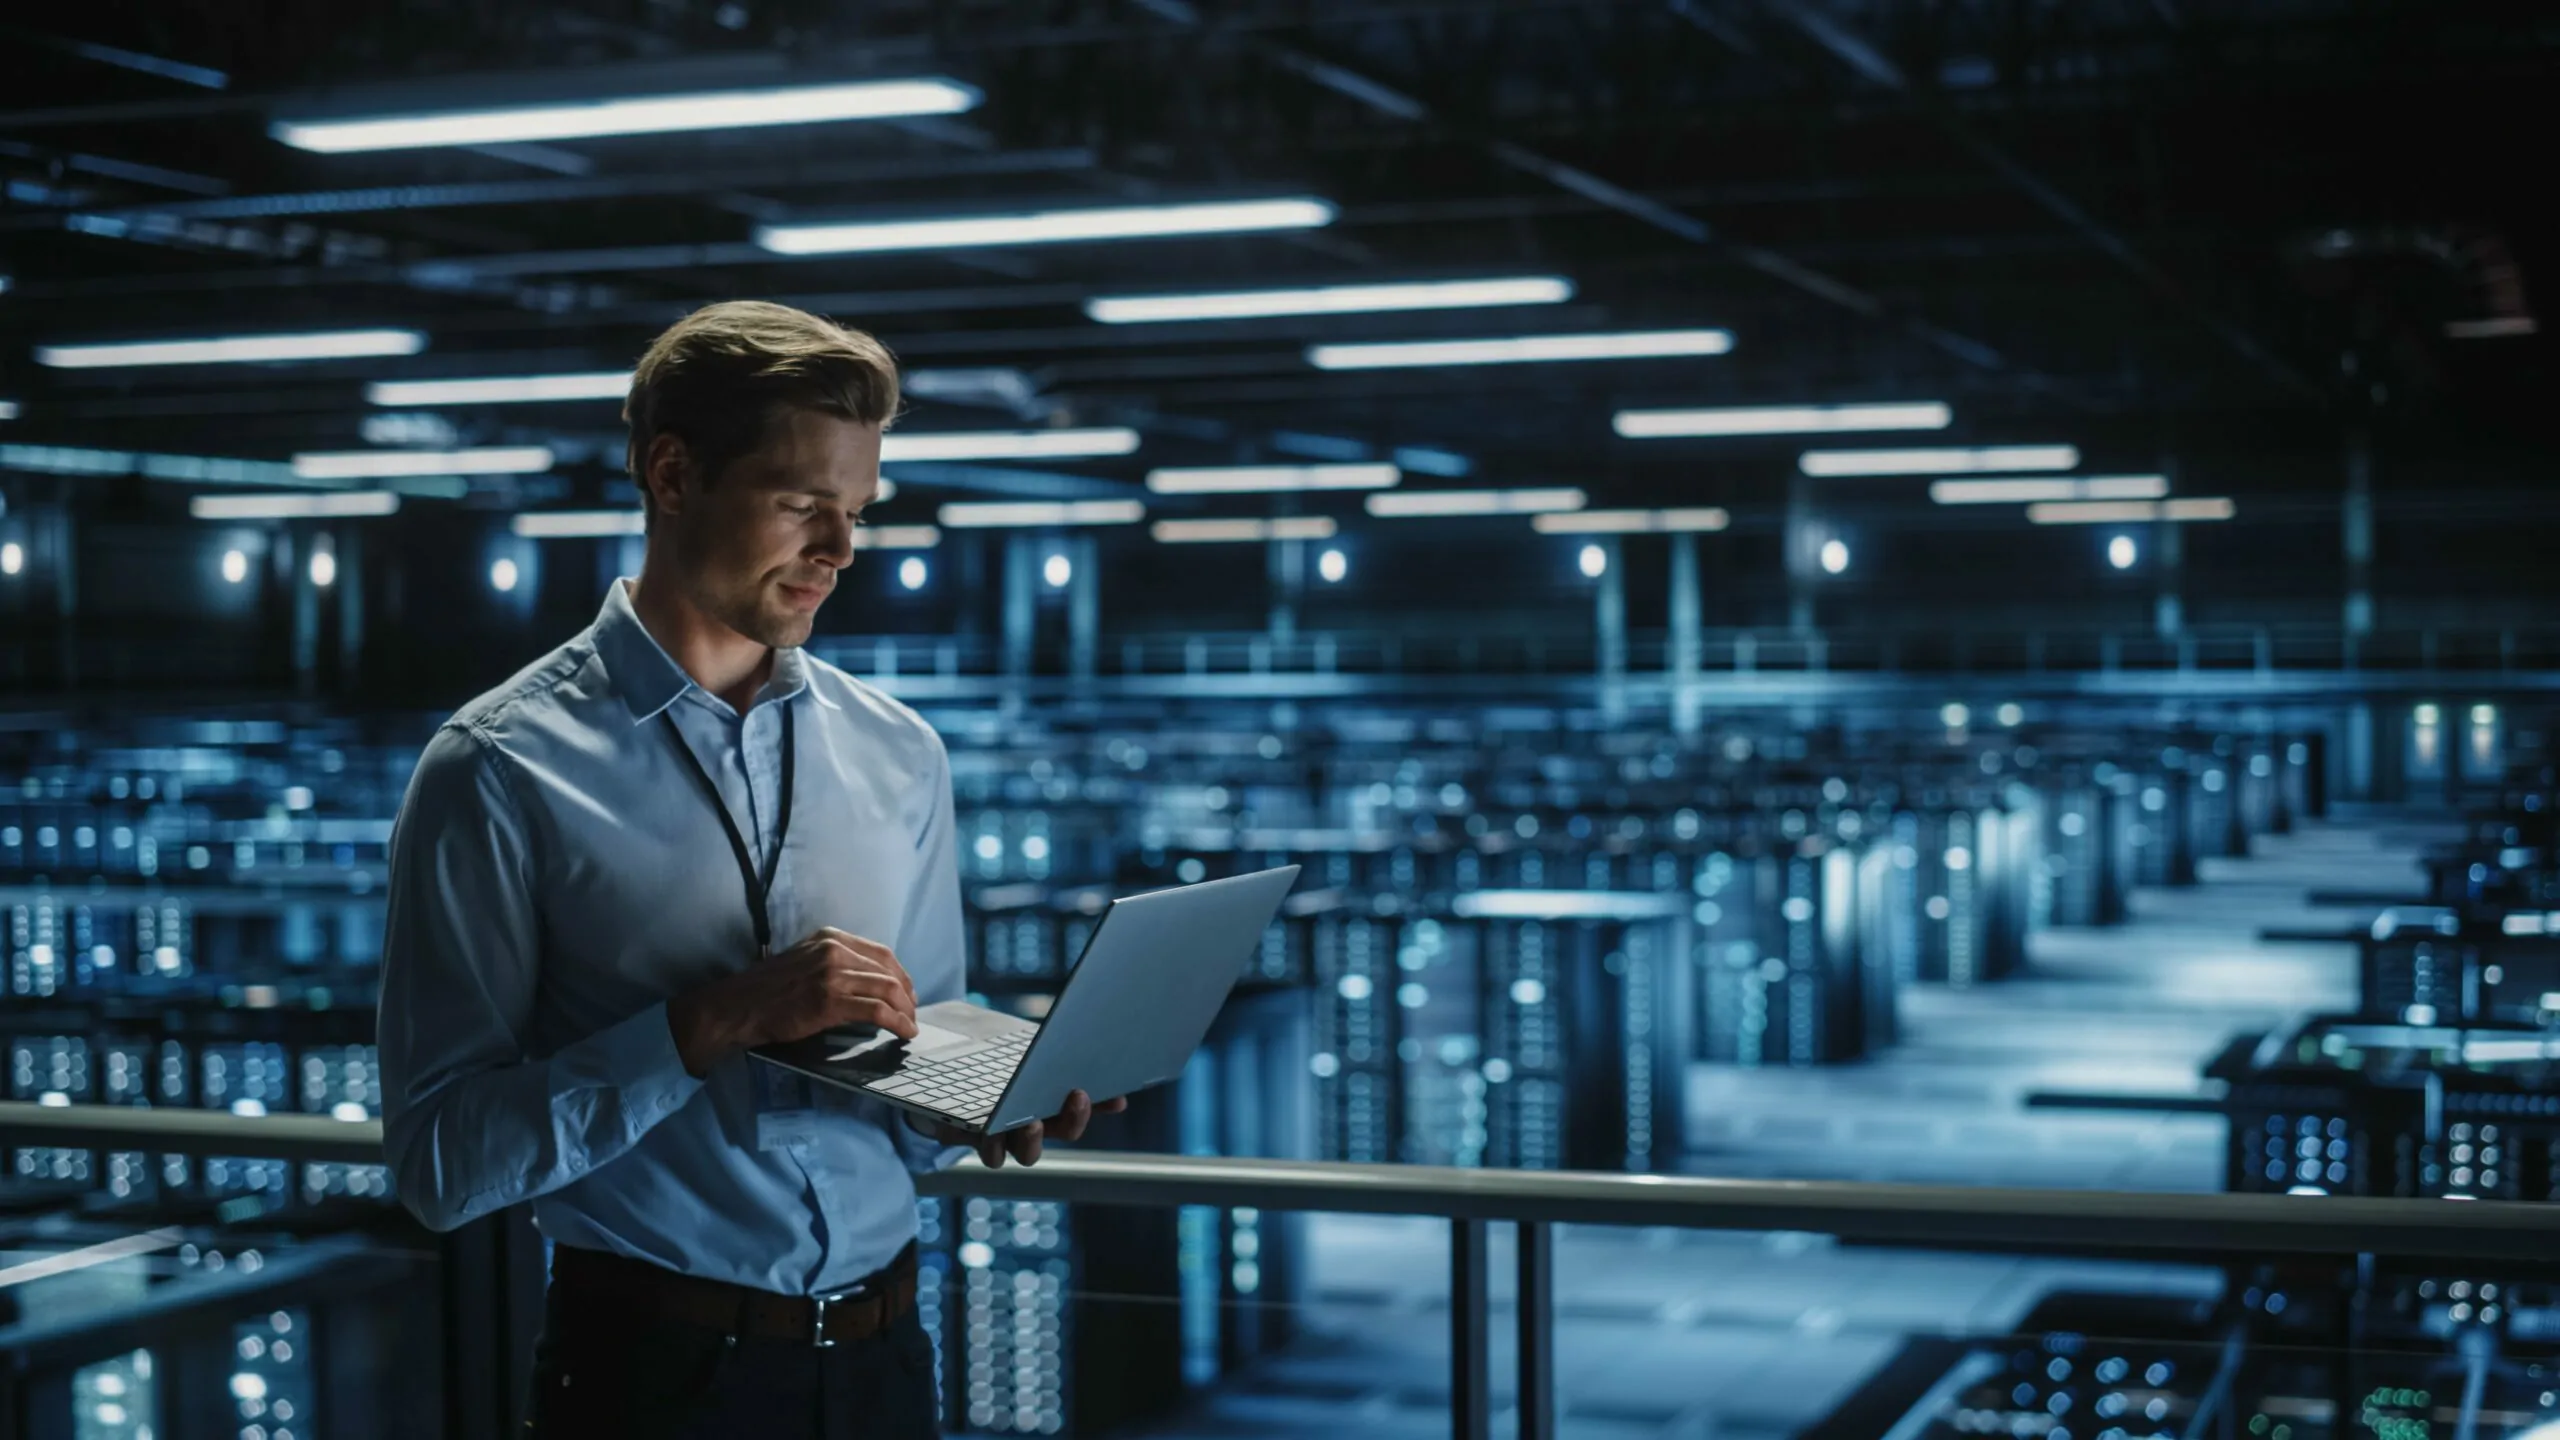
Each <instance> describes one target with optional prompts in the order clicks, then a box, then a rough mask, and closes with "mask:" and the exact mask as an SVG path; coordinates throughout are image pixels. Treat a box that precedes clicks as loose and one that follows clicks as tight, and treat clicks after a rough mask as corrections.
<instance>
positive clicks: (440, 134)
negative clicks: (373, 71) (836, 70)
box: [267, 77, 981, 155]
mask: <svg viewBox="0 0 2560 1440" xmlns="http://www.w3.org/2000/svg"><path fill="white" fill-rule="evenodd" d="M980 98H981V97H980V95H979V93H978V91H977V90H976V89H975V88H973V87H971V86H967V85H962V84H960V83H958V82H957V81H952V80H945V79H941V78H939V77H929V78H923V79H908V80H865V81H855V82H851V83H847V84H840V85H781V86H772V87H767V88H761V89H754V90H703V91H695V92H693V93H690V94H674V95H632V96H622V97H617V98H613V99H605V100H584V101H568V102H563V103H560V104H556V105H514V106H506V107H503V108H494V109H476V110H442V111H430V112H425V113H419V114H408V115H362V116H348V117H346V118H343V119H321V118H317V117H313V118H305V119H298V120H278V121H276V122H275V123H274V124H272V125H270V126H268V127H267V131H268V133H269V134H270V135H273V136H274V137H275V138H276V139H278V140H280V141H282V142H284V143H285V144H287V145H290V146H293V147H294V148H295V149H297V150H315V151H319V152H321V153H323V154H331V155H343V154H349V153H354V152H359V151H369V150H417V149H423V148H426V147H429V146H437V145H513V144H523V143H527V142H539V141H544V140H586V139H593V138H596V137H598V136H604V135H665V134H670V133H674V132H677V131H684V130H742V129H747V128H750V127H755V126H767V125H813V124H821V123H825V122H830V121H840V120H887V119H895V118H899V117H904V116H916V115H956V114H960V113H962V112H964V111H967V110H972V109H975V108H977V105H978V102H979V100H980Z"/></svg>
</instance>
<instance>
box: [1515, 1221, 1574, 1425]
mask: <svg viewBox="0 0 2560 1440" xmlns="http://www.w3.org/2000/svg"><path fill="white" fill-rule="evenodd" d="M1519 1229H1520V1310H1519V1317H1518V1323H1519V1327H1520V1426H1519V1440H1555V1436H1556V1412H1557V1411H1559V1410H1561V1409H1562V1408H1564V1407H1563V1405H1562V1404H1561V1403H1560V1401H1559V1398H1558V1397H1557V1395H1556V1328H1555V1290H1556V1268H1555V1234H1556V1232H1555V1227H1554V1226H1552V1225H1549V1224H1547V1223H1546V1222H1545V1221H1543V1220H1523V1221H1521V1222H1520V1225H1519Z"/></svg>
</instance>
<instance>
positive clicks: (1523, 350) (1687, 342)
mask: <svg viewBox="0 0 2560 1440" xmlns="http://www.w3.org/2000/svg"><path fill="white" fill-rule="evenodd" d="M1732 348H1733V334H1732V332H1731V331H1727V330H1640V331H1625V332H1619V333H1612V334H1602V335H1515V336H1510V337H1508V338H1504V339H1498V340H1398V341H1390V342H1387V343H1384V344H1364V345H1313V346H1309V347H1308V349H1307V363H1308V364H1310V365H1313V366H1315V367H1316V368H1317V369H1319V370H1403V369H1416V368H1422V367H1427V366H1438V365H1529V364H1538V363H1542V362H1546V361H1561V360H1659V359H1666V358H1670V357H1673V356H1681V355H1722V354H1724V353H1725V352H1727V351H1729V350H1731V349H1732Z"/></svg>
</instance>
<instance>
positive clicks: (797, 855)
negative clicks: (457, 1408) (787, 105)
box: [381, 302, 1117, 1440]
mask: <svg viewBox="0 0 2560 1440" xmlns="http://www.w3.org/2000/svg"><path fill="white" fill-rule="evenodd" d="M897 400H898V379H897V370H896V367H895V363H894V362H893V361H892V359H891V358H890V355H889V353H888V351H887V350H886V349H884V348H883V347H882V346H881V345H880V344H879V342H878V341H876V340H874V339H872V338H871V337H870V336H868V335H864V334H861V333H858V332H855V331H849V330H844V329H841V328H839V327H837V326H835V325H833V324H830V323H828V322H827V321H825V320H822V319H819V318H817V317H816V316H812V315H806V314H803V313H801V312H799V311H796V310H791V309H787V308H785V307H783V306H779V305H767V304H759V303H751V302H739V303H733V304H722V305H714V306H711V307H709V308H707V309H704V310H700V311H697V312H695V313H694V314H693V315H691V316H688V317H687V318H686V319H684V320H682V321H680V322H678V323H677V324H676V325H675V326H674V327H673V328H671V329H670V330H668V331H667V332H666V333H665V334H664V335H661V336H660V337H658V340H657V341H656V343H655V344H653V345H651V346H650V348H649V351H648V353H647V355H645V356H644V357H642V359H641V361H640V365H639V368H638V370H637V371H636V373H635V374H634V375H633V376H632V382H631V395H630V399H629V401H628V403H627V405H626V407H625V410H624V418H625V419H626V420H627V421H628V422H629V425H630V432H631V435H630V447H629V451H628V460H629V466H630V469H631V473H632V475H633V477H634V479H636V480H637V481H638V482H639V485H640V487H641V490H642V492H643V496H644V500H645V503H646V505H647V510H648V522H647V523H648V539H647V550H646V559H645V561H644V563H643V564H642V567H641V573H640V576H639V578H638V579H637V580H636V581H627V580H626V581H618V582H616V583H615V584H614V586H613V587H612V589H611V593H609V594H608V595H607V596H606V597H605V604H604V611H603V613H602V614H601V615H600V616H598V617H597V619H596V623H595V624H594V625H593V626H592V627H590V628H589V629H588V630H587V631H585V632H584V633H583V634H581V635H579V636H578V637H577V638H575V639H573V640H571V641H570V642H569V643H567V644H566V645H563V646H561V647H560V648H559V649H558V650H555V651H553V652H552V653H551V654H550V655H549V656H547V657H545V658H544V659H542V660H540V661H538V662H536V663H535V664H534V665H532V666H531V667H529V668H528V669H526V670H524V671H523V672H522V673H520V674H518V675H517V676H516V677H515V678H514V679H512V680H509V681H508V682H507V683H506V684H504V685H501V686H499V687H498V688H497V689H495V690H492V691H490V692H489V693H488V694H486V695H483V696H481V697H480V698H479V699H477V700H474V701H473V702H471V703H470V704H468V705H466V706H464V707H463V708H462V709H461V710H460V711H459V712H457V713H456V714H455V715H454V717H453V718H452V719H451V720H450V721H448V722H447V723H446V724H445V726H444V727H443V728H442V729H441V730H439V731H438V732H437V734H436V737H435V739H434V740H433V742H431V743H430V744H429V745H428V747H427V749H426V753H425V755H424V756H423V757H422V758H421V760H420V761H419V765H418V770H417V774H416V776H415V778H413V779H412V780H411V782H410V786H409V793H408V797H407V799H406V800H405V802H404V803H403V804H402V806H401V811H400V818H399V822H398V824H397V826H396V827H395V829H394V832H393V838H392V846H391V883H390V897H389V898H390V907H389V922H388V923H389V933H388V935H387V938H386V941H385V945H384V954H383V982H382V1016H381V1042H382V1064H383V1081H384V1084H383V1089H384V1106H383V1113H384V1124H385V1130H384V1135H385V1149H386V1152H387V1155H388V1158H389V1160H390V1164H391V1170H392V1174H393V1177H394V1178H395V1180H396V1181H397V1182H398V1186H399V1193H400V1198H401V1200H402V1202H403V1203H404V1204H406V1205H407V1206H408V1207H409V1209H410V1210H411V1211H413V1212H415V1213H416V1214H417V1216H418V1217H419V1218H420V1219H421V1220H423V1221H425V1222H426V1223H427V1224H428V1225H429V1226H431V1227H433V1228H435V1229H438V1230H447V1229H451V1228H453V1227H455V1226H457V1225H461V1224H463V1223H465V1222H466V1221H470V1220H473V1219H476V1218H478V1217H480V1216H483V1215H486V1214H489V1213H490V1212H492V1211H495V1210H498V1209H501V1208H503V1207H505V1206H508V1205H513V1204H517V1203H521V1202H530V1203H531V1204H532V1206H533V1213H534V1220H535V1222H536V1224H538V1225H539V1226H540V1227H541V1229H542V1231H543V1233H544V1234H545V1235H546V1236H547V1237H548V1238H549V1239H550V1240H551V1241H552V1242H553V1259H552V1267H551V1271H552V1273H551V1291H550V1298H549V1305H548V1310H547V1314H546V1322H545V1325H544V1332H543V1339H542V1344H541V1347H540V1354H539V1356H538V1359H537V1364H536V1380H535V1385H536V1393H535V1396H534V1407H533V1411H534V1417H535V1419H534V1432H535V1434H536V1435H538V1436H540V1437H543V1440H556V1437H564V1436H587V1435H596V1436H605V1435H610V1436H614V1437H617V1440H619V1437H639V1436H670V1437H672V1436H730V1435H756V1436H772V1437H812V1440H815V1437H826V1440H839V1437H864V1440H869V1437H884V1440H887V1437H896V1440H905V1437H910V1436H928V1435H931V1434H933V1433H934V1432H935V1414H934V1412H935V1409H936V1406H935V1403H934V1401H935V1397H934V1394H933V1387H932V1373H933V1359H932V1351H931V1347H930V1342H929V1341H928V1340H927V1338H926V1337H925V1335H924V1333H923V1331H922V1329H921V1328H920V1327H919V1326H918V1324H917V1322H916V1320H915V1317H914V1315H913V1313H912V1312H913V1308H914V1296H915V1249H914V1239H915V1223H916V1215H915V1190H914V1186H913V1183H912V1181H911V1179H910V1172H911V1171H916V1170H926V1169H931V1168H933V1167H936V1166H939V1165H942V1164H945V1163H948V1161H949V1160H951V1159H952V1158H955V1157H956V1156H957V1155H958V1154H960V1153H961V1152H960V1151H959V1150H958V1149H955V1148H953V1146H954V1145H955V1144H958V1143H968V1144H974V1145H975V1146H976V1148H977V1150H978V1153H979V1155H980V1157H981V1158H982V1159H983V1160H984V1161H985V1162H986V1163H987V1164H989V1165H1000V1164H1002V1163H1003V1162H1004V1160H1005V1159H1006V1157H1008V1156H1010V1157H1011V1158H1013V1159H1015V1160H1017V1161H1020V1162H1022V1163H1025V1164H1029V1163H1031V1162H1033V1161H1036V1160H1037V1159H1038V1158H1039V1156H1040V1147H1041V1142H1042V1139H1043V1136H1044V1133H1045V1134H1046V1135H1048V1136H1054V1137H1057V1138H1061V1139H1070V1140H1071V1139H1074V1138H1076V1137H1077V1136H1079V1135H1080V1134H1082V1132H1083V1130H1084V1127H1085V1123H1086V1121H1087V1119H1088V1117H1089V1116H1090V1115H1091V1114H1092V1113H1093V1110H1094V1109H1095V1108H1096V1107H1094V1106H1092V1105H1091V1104H1090V1103H1089V1102H1088V1101H1087V1099H1086V1097H1084V1096H1082V1095H1080V1094H1079V1095H1076V1096H1073V1097H1071V1098H1070V1099H1069V1101H1068V1105H1067V1109H1066V1110H1065V1111H1064V1112H1063V1113H1061V1114H1060V1115H1058V1116H1057V1117H1055V1118H1054V1119H1052V1120H1051V1121H1050V1122H1048V1124H1047V1125H1046V1126H1045V1127H1043V1126H1041V1125H1031V1126H1028V1127H1025V1128H1023V1129H1020V1130H1016V1131H1014V1132H1012V1133H1010V1134H1007V1135H1004V1136H1001V1137H993V1138H988V1137H971V1136H968V1135H966V1134H964V1133H961V1132H957V1131H938V1132H937V1133H932V1134H927V1133H922V1132H919V1131H918V1130H916V1129H914V1128H912V1126H911V1125H910V1123H909V1122H907V1121H904V1120H902V1119H900V1118H899V1112H897V1111H895V1110H893V1109H891V1108H890V1107H888V1106H886V1105H884V1104H882V1103H880V1102H877V1101H874V1100H870V1099H868V1098H865V1097H860V1096H857V1095H854V1094H851V1093H850V1092H840V1091H836V1090H834V1089H833V1088H832V1087H827V1086H814V1085H811V1084H810V1083H809V1082H806V1081H803V1080H799V1079H797V1078H796V1077H793V1076H790V1075H788V1074H787V1073H785V1072H781V1071H777V1070H774V1069H773V1068H772V1067H770V1066H766V1065H764V1064H763V1063H761V1062H759V1061H756V1060H753V1059H751V1058H750V1057H749V1056H748V1055H747V1054H746V1053H745V1052H746V1050H747V1049H748V1048H749V1047H750V1046H754V1045H760V1044H767V1043H774V1042H782V1041H789V1040H795V1039H801V1038H805V1037H807V1036H810V1035H814V1034H817V1033H819V1032H821V1031H825V1030H832V1029H838V1028H843V1027H862V1026H870V1027H877V1028H880V1029H885V1030H888V1031H891V1032H894V1033H896V1034H898V1035H902V1036H911V1035H913V1034H914V1033H915V1012H916V1006H917V1004H918V1002H919V1000H920V999H921V1000H922V1001H923V1002H925V1003H930V1002H932V1001H936V1000H942V999H947V998H951V997H953V996H956V995H958V994H959V993H960V992H961V988H962V966H963V942H962V927H961V911H960V889H959V871H958V866H957V863H956V859H955V852H954V848H953V843H952V831H953V824H954V822H953V818H952V800H951V770H950V760H949V757H948V756H947V755H946V754H945V753H944V750H943V746H942V742H941V740H940V738H939V737H937V736H936V735H935V734H934V732H933V731H932V730H931V729H930V728H929V727H928V726H926V725H925V724H924V722H923V721H922V720H920V719H918V718H917V716H916V715H915V713H914V712H913V711H911V710H909V709H907V708H906V707H905V706H903V705H900V704H898V703H897V702H896V701H893V700H891V699H889V698H888V697H887V696H885V695H882V694H881V693H880V692H879V691H877V690H874V689H872V688H871V687H870V686H868V685H865V684H863V683H862V682H860V681H858V680H855V679H854V678H852V677H851V676H849V675H846V674H845V673H844V672H842V671H840V670H837V669H835V668H834V667H832V666H829V665H827V664H825V663H823V662H820V661H817V660H813V659H810V658H809V657H807V656H805V655H803V654H802V653H801V652H800V650H799V649H798V647H799V646H800V644H801V643H802V642H803V641H805V640H807V639H808V637H809V632H810V629H811V627H812V625H813V624H814V622H815V620H816V618H817V613H818V609H819V607H820V606H821V605H823V604H824V603H825V602H826V599H827V596H828V595H829V593H831V592H832V591H833V590H834V588H835V586H836V582H837V581H838V579H839V578H841V577H842V575H843V574H844V572H845V570H846V568H847V567H848V566H850V565H851V564H852V563H853V555H854V544H853V531H854V527H855V526H856V525H858V524H860V523H861V517H862V511H863V507H864V506H866V505H868V504H870V503H871V500H872V498H873V497H874V496H875V495H876V494H877V493H878V491H879V484H880V434H881V430H882V427H884V426H885V425H887V424H888V423H889V421H890V420H891V418H892V417H893V416H894V414H895V412H896V410H897ZM1102 1108H1117V1104H1116V1102H1115V1103H1114V1104H1113V1105H1111V1106H1106V1107H1102Z"/></svg>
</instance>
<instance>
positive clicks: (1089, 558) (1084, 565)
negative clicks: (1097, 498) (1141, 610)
mask: <svg viewBox="0 0 2560 1440" xmlns="http://www.w3.org/2000/svg"><path fill="white" fill-rule="evenodd" d="M1096 549H1097V547H1096V546H1095V545H1094V543H1093V537H1092V536H1091V535H1089V534H1080V535H1078V536H1076V537H1075V538H1074V539H1073V540H1071V541H1069V542H1068V544H1067V546H1066V549H1065V551H1064V552H1063V553H1064V554H1065V555H1066V557H1067V563H1068V564H1070V565H1072V566H1074V567H1075V569H1074V570H1073V572H1072V573H1070V574H1069V575H1068V577H1067V674H1068V676H1069V677H1070V678H1071V679H1072V680H1073V681H1074V682H1075V688H1076V689H1077V690H1079V691H1083V690H1090V689H1092V688H1093V670H1094V654H1095V651H1096V650H1097V649H1098V648H1099V647H1100V645H1101V638H1102V566H1101V565H1100V564H1099V563H1097V562H1096V560H1095V558H1094V555H1095V551H1096Z"/></svg>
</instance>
